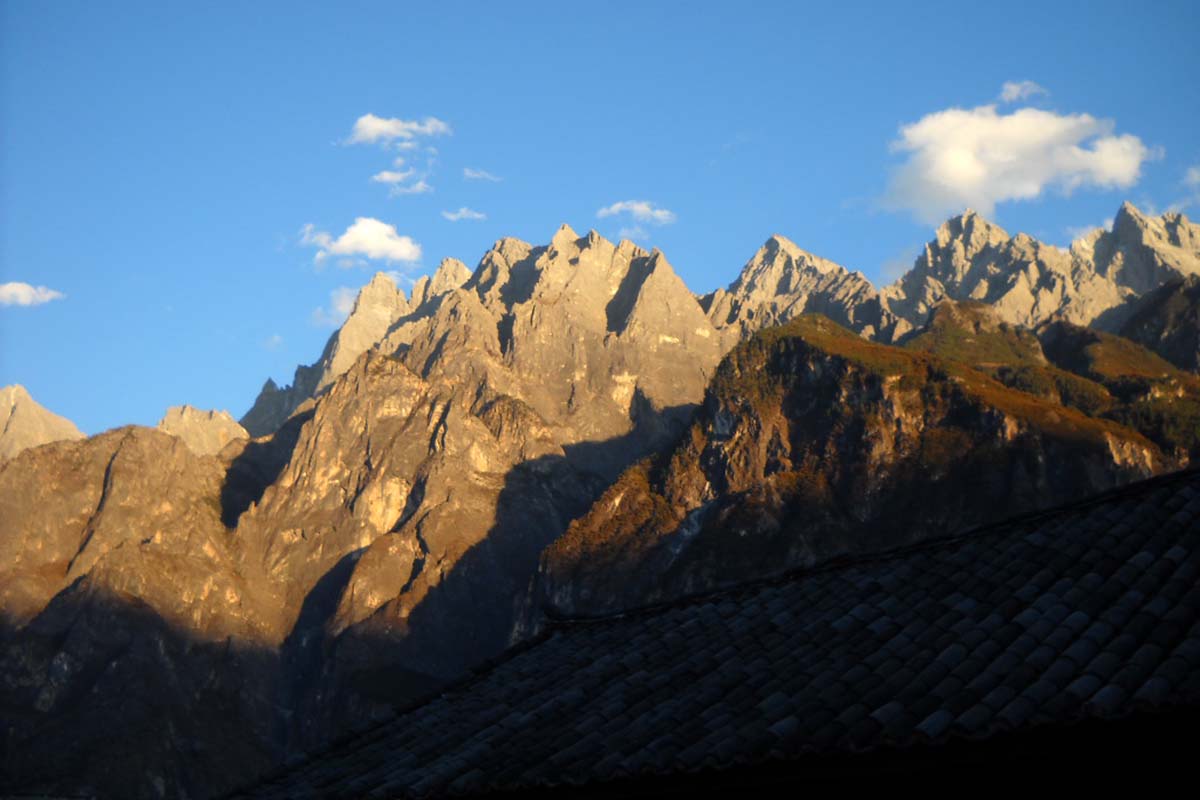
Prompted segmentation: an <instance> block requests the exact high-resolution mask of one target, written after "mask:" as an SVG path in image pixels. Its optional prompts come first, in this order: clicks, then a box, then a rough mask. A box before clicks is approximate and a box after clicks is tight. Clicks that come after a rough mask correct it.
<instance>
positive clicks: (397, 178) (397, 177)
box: [371, 169, 416, 183]
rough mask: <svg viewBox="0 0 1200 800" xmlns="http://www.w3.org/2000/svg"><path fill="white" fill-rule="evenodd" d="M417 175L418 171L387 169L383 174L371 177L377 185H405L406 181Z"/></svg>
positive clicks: (379, 173) (377, 173) (378, 173)
mask: <svg viewBox="0 0 1200 800" xmlns="http://www.w3.org/2000/svg"><path fill="white" fill-rule="evenodd" d="M415 174H416V170H412V169H405V170H392V169H385V170H383V171H382V172H376V173H375V174H374V175H372V176H371V180H373V181H375V183H404V182H405V181H406V180H408V179H409V178H411V177H412V176H413V175H415Z"/></svg>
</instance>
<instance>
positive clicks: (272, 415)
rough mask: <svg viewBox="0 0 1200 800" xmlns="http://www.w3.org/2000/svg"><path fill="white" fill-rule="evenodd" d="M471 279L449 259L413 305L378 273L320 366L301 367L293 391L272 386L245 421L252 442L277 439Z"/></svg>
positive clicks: (417, 287)
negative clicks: (382, 346)
mask: <svg viewBox="0 0 1200 800" xmlns="http://www.w3.org/2000/svg"><path fill="white" fill-rule="evenodd" d="M468 277H469V273H468V271H467V268H466V267H465V266H464V265H463V263H462V262H461V261H457V260H455V259H450V258H448V259H446V260H444V261H443V262H442V263H441V265H440V266H439V267H438V270H437V272H436V273H435V274H434V276H433V278H432V279H431V278H428V277H422V278H421V279H419V280H418V281H417V282H416V284H414V286H413V294H412V301H411V302H410V301H409V300H408V298H406V297H405V296H404V292H403V291H401V290H400V289H399V288H397V286H396V282H395V281H394V280H393V279H392V277H391V276H390V275H389V274H387V273H385V272H378V273H376V274H375V276H374V277H373V278H371V280H370V281H369V282H368V283H367V284H366V285H365V286H364V287H363V288H362V289H360V290H359V292H358V297H357V298H356V299H355V301H354V307H353V309H352V310H351V311H350V315H349V316H348V317H347V318H346V321H345V322H344V323H342V326H341V327H340V328H338V329H337V330H336V331H334V333H333V335H332V336H330V337H329V341H328V342H326V344H325V349H324V351H323V352H322V353H321V357H320V358H319V359H318V360H317V361H316V363H314V364H310V365H308V366H299V367H297V368H296V372H295V376H294V378H293V380H292V383H291V385H290V386H286V387H283V388H280V387H279V386H278V385H276V384H275V383H274V381H270V380H268V381H267V383H266V384H264V386H263V389H262V391H261V392H260V393H259V395H258V397H257V398H256V399H255V401H254V405H253V407H251V409H250V410H249V411H248V412H246V415H245V416H243V417H242V419H241V424H242V426H243V427H245V429H246V430H247V431H249V433H250V434H251V435H252V436H265V435H267V434H270V433H274V432H275V431H276V430H278V429H279V427H280V426H281V425H283V423H284V422H285V421H286V420H287V419H288V418H289V417H290V416H291V415H292V414H293V413H295V412H296V410H297V409H299V408H300V407H301V406H303V405H304V404H305V402H306V401H308V400H311V399H312V398H314V397H316V396H317V395H318V394H320V393H321V392H323V391H325V390H326V389H328V387H329V386H330V385H331V384H332V383H333V381H334V380H336V379H337V377H338V376H339V375H342V374H343V373H344V372H345V371H346V370H347V369H349V368H350V365H351V364H353V363H354V362H355V360H356V359H357V358H358V357H359V356H360V355H362V354H363V353H364V352H366V351H367V350H368V349H370V348H371V347H374V346H375V345H377V344H378V343H379V342H380V341H382V340H383V339H384V337H385V336H387V334H388V332H389V331H391V330H392V329H393V327H395V326H396V325H397V324H399V323H401V322H402V321H403V320H406V319H411V318H413V317H417V316H421V315H425V314H428V313H430V305H431V303H430V301H432V300H433V299H434V298H435V297H438V296H440V295H442V294H445V293H446V292H447V291H450V290H451V289H453V288H455V287H457V286H461V285H462V283H463V282H465V281H466V279H467V278H468Z"/></svg>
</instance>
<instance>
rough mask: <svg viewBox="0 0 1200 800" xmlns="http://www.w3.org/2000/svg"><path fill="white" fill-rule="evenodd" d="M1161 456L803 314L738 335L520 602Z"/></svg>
mask: <svg viewBox="0 0 1200 800" xmlns="http://www.w3.org/2000/svg"><path fill="white" fill-rule="evenodd" d="M1172 465H1173V462H1172V461H1171V460H1170V459H1169V458H1168V457H1166V456H1164V454H1163V453H1162V452H1161V450H1160V449H1159V448H1158V447H1156V446H1155V445H1154V444H1153V443H1152V442H1151V441H1149V440H1148V439H1146V438H1145V437H1144V436H1142V435H1141V434H1139V433H1138V432H1136V431H1134V430H1132V429H1130V428H1128V427H1125V426H1122V425H1119V424H1117V423H1115V422H1113V421H1111V420H1107V419H1103V418H1096V417H1089V416H1087V415H1085V414H1083V413H1081V412H1079V411H1078V410H1076V409H1072V408H1067V407H1064V406H1061V405H1058V404H1054V403H1050V402H1043V401H1039V400H1037V399H1036V398H1034V397H1033V396H1031V395H1029V394H1027V393H1024V392H1020V391H1015V390H1012V389H1010V388H1008V387H1005V386H1003V385H1002V384H1000V383H998V382H997V381H995V380H992V379H991V378H989V377H987V376H986V375H984V374H983V373H981V372H978V371H976V370H973V369H971V368H970V367H967V366H966V365H963V364H960V363H956V362H952V361H948V360H944V359H941V358H939V357H936V356H931V355H928V354H924V353H918V352H913V351H909V350H905V349H901V348H897V347H892V346H887V345H882V344H877V343H872V342H868V341H865V340H863V339H862V338H861V337H859V336H858V335H856V334H855V333H853V332H851V331H849V330H847V329H845V328H841V327H840V326H837V325H835V324H834V323H833V322H831V321H830V320H828V319H826V318H824V317H821V316H805V317H800V318H797V319H795V320H792V321H791V322H789V323H788V324H786V325H783V326H781V327H777V328H771V329H766V330H764V331H762V332H760V333H759V334H757V335H756V336H754V337H753V338H751V339H750V340H748V341H747V342H744V343H743V344H741V345H739V346H738V347H736V348H735V349H734V350H733V351H732V352H731V353H730V354H729V355H728V356H727V357H726V358H725V360H724V361H723V362H722V364H721V366H720V368H719V369H718V370H717V373H716V376H715V377H714V380H713V382H712V384H711V386H710V387H709V390H708V393H707V396H706V399H705V403H704V406H703V410H702V412H701V413H700V414H699V415H698V416H697V418H696V420H695V421H694V423H693V424H692V426H691V429H690V431H689V433H688V434H687V435H686V436H685V437H684V438H683V439H682V441H681V442H680V443H679V444H678V445H677V446H676V447H675V448H674V449H672V450H670V451H667V452H665V453H663V454H661V455H660V456H658V457H657V458H654V459H650V460H647V461H646V462H643V463H639V464H638V465H635V466H633V467H631V468H630V469H629V470H627V471H626V472H625V473H624V474H623V475H622V476H621V477H620V478H619V479H618V480H617V481H616V482H615V483H614V484H613V485H612V486H610V487H609V489H608V490H607V491H606V492H605V493H604V495H603V496H602V497H601V498H600V499H599V500H598V501H597V502H596V503H595V504H594V505H593V506H592V508H591V509H590V510H589V511H588V513H587V514H586V515H584V516H582V517H580V518H579V519H578V520H576V521H575V522H573V523H572V524H571V526H570V528H569V529H568V531H567V533H566V534H565V535H564V536H562V537H561V538H559V539H558V540H557V541H555V543H554V544H553V545H551V546H550V547H549V548H547V549H546V551H545V552H544V554H543V556H542V559H541V565H540V567H539V572H538V577H537V584H536V586H535V588H534V590H533V592H532V595H531V599H530V603H529V607H528V609H529V615H530V617H532V618H536V617H537V615H538V613H539V609H549V610H550V611H551V612H552V613H557V614H567V615H577V614H585V615H586V614H594V613H608V612H613V611H617V610H621V609H624V608H629V607H631V606H635V605H640V604H645V603H648V602H656V601H662V600H666V599H670V598H673V597H677V596H680V595H683V594H687V593H689V592H694V591H703V590H708V589H711V588H714V587H716V586H721V585H726V584H732V583H738V582H741V581H745V580H748V579H752V578H757V577H764V576H767V575H770V574H772V573H773V572H776V571H779V570H783V569H786V568H788V567H796V566H803V565H813V564H817V563H820V562H822V561H826V560H828V559H830V558H833V557H836V556H839V555H845V554H852V553H861V552H869V551H872V550H878V549H882V548H888V547H895V546H898V545H902V544H906V543H910V542H913V541H915V540H917V539H920V538H922V537H925V536H932V535H937V534H939V533H949V532H953V531H955V530H961V529H963V528H966V527H969V526H971V525H973V524H978V523H983V522H987V521H989V520H992V519H995V518H997V517H998V516H1006V515H1010V514H1012V513H1015V512H1019V511H1022V510H1030V509H1035V508H1038V507H1043V506H1049V505H1054V504H1057V503H1061V502H1065V501H1068V500H1070V499H1073V498H1078V497H1082V496H1085V495H1087V494H1089V493H1092V492H1095V491H1098V490H1100V489H1104V488H1108V487H1111V486H1114V485H1117V484H1120V483H1123V482H1125V481H1128V480H1134V479H1137V478H1141V477H1146V476H1149V475H1151V474H1154V473H1156V472H1158V471H1161V470H1163V469H1166V468H1168V467H1170V466H1172ZM527 624H532V623H528V622H527Z"/></svg>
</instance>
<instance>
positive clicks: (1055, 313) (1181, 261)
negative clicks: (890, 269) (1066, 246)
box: [881, 203, 1200, 329]
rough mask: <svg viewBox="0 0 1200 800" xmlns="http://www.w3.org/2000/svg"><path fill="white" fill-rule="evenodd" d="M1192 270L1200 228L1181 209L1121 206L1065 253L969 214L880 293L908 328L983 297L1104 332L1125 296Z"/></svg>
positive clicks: (1001, 307) (1018, 313)
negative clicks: (942, 304) (1154, 212)
mask: <svg viewBox="0 0 1200 800" xmlns="http://www.w3.org/2000/svg"><path fill="white" fill-rule="evenodd" d="M1196 274H1200V226H1197V225H1195V224H1193V223H1191V222H1189V221H1188V219H1187V218H1186V217H1184V216H1183V215H1181V214H1164V215H1163V216H1162V217H1157V218H1156V217H1149V216H1146V215H1144V214H1142V213H1141V212H1139V211H1138V210H1137V209H1136V208H1134V206H1133V205H1131V204H1130V203H1125V204H1124V205H1122V206H1121V208H1120V210H1119V211H1118V212H1117V215H1116V217H1115V219H1114V222H1113V230H1112V231H1105V230H1102V229H1097V230H1095V231H1093V232H1092V233H1091V234H1089V235H1087V236H1085V237H1083V238H1082V239H1079V240H1078V241H1076V242H1075V243H1073V244H1072V245H1071V248H1070V250H1062V249H1060V248H1057V247H1054V246H1053V245H1047V244H1043V243H1042V242H1039V241H1038V240H1036V239H1034V238H1033V237H1031V236H1028V235H1026V234H1017V235H1016V236H1010V235H1009V234H1008V233H1007V232H1006V231H1004V230H1003V229H1001V228H1000V227H998V226H996V225H994V224H992V223H990V222H988V221H987V220H985V219H983V218H982V217H980V216H979V215H978V214H976V213H974V212H971V211H968V212H966V213H965V214H963V215H962V216H958V217H955V218H953V219H951V220H948V221H947V222H945V223H944V224H943V225H942V226H941V227H940V228H938V230H937V235H936V237H935V238H934V240H933V241H931V242H929V244H927V245H926V246H925V252H924V253H922V254H921V256H919V257H918V258H917V260H916V262H915V263H914V264H913V268H912V269H911V270H909V272H907V273H906V274H905V275H904V276H903V277H902V278H900V279H899V280H898V281H897V282H896V283H894V284H892V285H891V286H888V287H887V288H885V289H883V291H882V292H881V295H882V299H883V303H884V305H885V306H886V308H887V309H888V310H889V311H891V312H892V313H894V314H896V315H897V316H899V317H901V318H902V319H904V320H906V321H907V322H908V323H909V324H910V325H912V326H914V327H915V326H920V325H922V324H924V322H925V319H926V318H927V317H928V315H929V312H930V311H931V310H932V309H933V307H934V306H935V305H937V303H938V301H940V300H942V299H951V300H977V301H980V302H983V303H987V304H988V305H991V306H993V307H994V308H995V309H996V310H997V311H998V312H999V313H1000V314H1001V316H1002V317H1003V319H1004V320H1005V321H1006V322H1010V323H1013V324H1017V325H1023V326H1026V327H1036V326H1038V325H1040V324H1042V323H1044V322H1048V321H1051V320H1063V321H1066V322H1072V323H1075V324H1079V325H1088V324H1093V323H1097V324H1099V325H1101V327H1105V328H1106V329H1107V328H1114V327H1115V326H1117V325H1119V322H1120V320H1121V318H1122V316H1123V309H1124V308H1125V307H1126V305H1127V304H1128V303H1129V302H1130V301H1132V300H1135V299H1136V298H1137V297H1139V296H1140V295H1142V294H1145V293H1146V292H1149V291H1152V290H1154V289H1156V288H1157V287H1159V286H1161V285H1163V284H1164V283H1168V282H1170V281H1173V280H1178V279H1180V278H1183V277H1185V276H1187V275H1196Z"/></svg>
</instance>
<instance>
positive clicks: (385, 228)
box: [300, 217, 421, 266]
mask: <svg viewBox="0 0 1200 800" xmlns="http://www.w3.org/2000/svg"><path fill="white" fill-rule="evenodd" d="M300 243H301V244H304V245H308V246H310V247H315V248H317V255H316V256H315V257H314V258H313V260H314V261H315V262H317V263H318V264H319V263H321V262H322V261H324V260H325V259H326V258H328V257H329V256H330V255H337V256H348V257H349V256H364V257H366V258H370V259H376V260H383V261H387V262H393V261H406V262H413V261H419V260H420V259H421V245H419V244H417V243H416V242H414V241H413V240H412V239H411V238H410V237H408V236H401V235H400V234H398V233H396V228H395V226H392V225H388V224H387V223H385V222H380V221H379V220H377V219H373V218H371V217H358V218H357V219H355V220H354V224H353V225H351V226H350V227H349V228H347V229H346V232H345V233H343V234H342V235H341V236H339V237H338V238H336V239H334V238H333V237H332V236H330V235H329V234H328V233H326V232H325V231H319V230H317V229H316V227H315V226H313V225H312V224H311V223H310V224H308V225H305V226H304V227H303V228H301V230H300ZM346 261H347V259H339V265H341V266H345V264H346ZM356 263H357V262H355V261H354V260H352V259H349V265H350V266H354V265H355V264H356Z"/></svg>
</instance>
